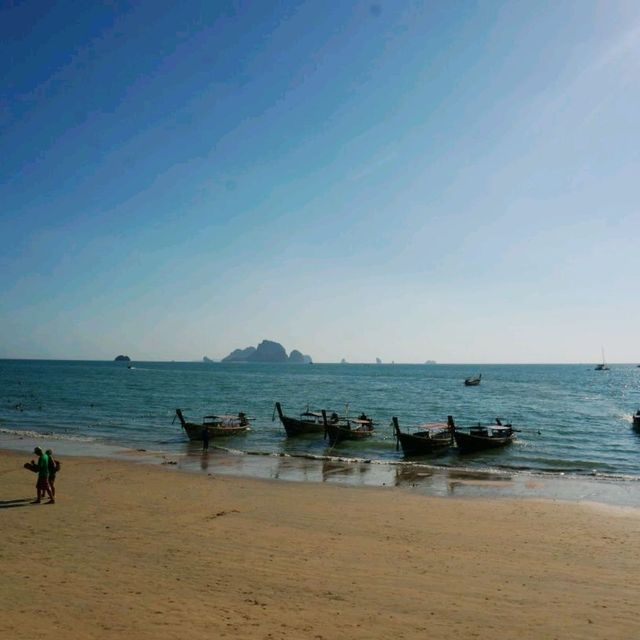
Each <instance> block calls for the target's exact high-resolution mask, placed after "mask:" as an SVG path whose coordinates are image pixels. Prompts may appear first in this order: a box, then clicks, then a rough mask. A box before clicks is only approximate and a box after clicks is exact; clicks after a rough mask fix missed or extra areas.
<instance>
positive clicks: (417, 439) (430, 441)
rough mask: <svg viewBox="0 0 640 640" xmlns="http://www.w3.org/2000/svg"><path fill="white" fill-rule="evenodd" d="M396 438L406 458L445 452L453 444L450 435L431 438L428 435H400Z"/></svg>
mask: <svg viewBox="0 0 640 640" xmlns="http://www.w3.org/2000/svg"><path fill="white" fill-rule="evenodd" d="M396 437H397V439H398V442H399V443H400V446H401V447H402V453H404V455H405V456H412V455H420V454H425V453H433V452H434V451H443V450H444V449H448V448H449V447H450V446H451V445H452V444H453V438H452V437H451V436H450V435H449V436H443V437H436V438H430V437H428V436H427V435H417V434H411V433H399V434H397V435H396Z"/></svg>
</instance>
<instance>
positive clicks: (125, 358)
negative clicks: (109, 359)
mask: <svg viewBox="0 0 640 640" xmlns="http://www.w3.org/2000/svg"><path fill="white" fill-rule="evenodd" d="M114 362H131V358H130V357H129V356H116V357H115V359H114Z"/></svg>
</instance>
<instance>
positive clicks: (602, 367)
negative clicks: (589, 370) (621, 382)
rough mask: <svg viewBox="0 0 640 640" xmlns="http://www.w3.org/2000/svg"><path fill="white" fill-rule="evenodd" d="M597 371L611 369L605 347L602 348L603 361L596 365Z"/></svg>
mask: <svg viewBox="0 0 640 640" xmlns="http://www.w3.org/2000/svg"><path fill="white" fill-rule="evenodd" d="M595 370H596V371H609V365H608V364H607V362H606V360H605V359H604V349H602V362H601V363H600V364H597V365H596V366H595Z"/></svg>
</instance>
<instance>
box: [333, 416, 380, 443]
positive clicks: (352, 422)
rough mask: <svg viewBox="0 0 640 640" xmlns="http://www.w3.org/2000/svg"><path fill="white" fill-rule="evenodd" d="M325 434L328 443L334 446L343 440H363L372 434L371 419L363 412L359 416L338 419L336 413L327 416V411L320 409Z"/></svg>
mask: <svg viewBox="0 0 640 640" xmlns="http://www.w3.org/2000/svg"><path fill="white" fill-rule="evenodd" d="M322 419H323V421H324V429H325V436H326V437H328V438H329V444H330V445H331V446H334V445H336V444H338V443H339V442H342V441H343V440H363V439H364V438H369V437H371V436H372V435H373V420H372V419H371V418H367V417H366V416H365V415H364V414H363V416H361V417H360V418H343V419H340V418H339V417H338V415H337V414H336V413H333V414H331V416H330V417H329V418H327V412H326V411H325V410H324V409H323V410H322Z"/></svg>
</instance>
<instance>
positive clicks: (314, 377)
mask: <svg viewBox="0 0 640 640" xmlns="http://www.w3.org/2000/svg"><path fill="white" fill-rule="evenodd" d="M133 367H134V368H131V369H128V368H127V364H126V363H119V362H84V361H30V360H2V361H0V446H2V441H3V439H9V438H13V439H15V437H16V436H25V437H33V436H36V437H40V436H41V435H46V440H47V442H51V443H52V446H54V447H55V446H58V447H59V445H60V444H62V443H64V442H65V441H67V442H86V443H96V444H97V443H101V444H105V445H115V446H118V447H124V448H130V449H142V448H144V449H147V450H155V451H162V452H166V453H167V454H180V453H189V451H193V450H194V445H193V444H191V445H189V443H188V442H187V438H186V435H185V434H184V433H183V432H182V430H181V428H180V425H179V424H178V423H177V422H175V423H174V422H173V418H174V413H175V408H176V407H181V408H182V409H183V411H184V413H185V415H186V416H187V418H188V419H192V420H193V421H200V419H201V418H202V416H203V415H207V414H215V413H218V414H221V413H237V412H238V411H244V412H245V413H247V414H248V415H249V416H251V417H253V418H254V421H253V424H252V431H251V432H249V433H248V434H247V435H245V436H240V437H236V438H233V439H231V440H227V441H226V442H225V446H227V447H229V448H231V449H234V450H240V451H246V452H252V453H286V454H290V455H292V456H294V457H295V456H297V455H300V456H307V455H314V456H324V455H333V456H340V457H343V458H360V459H363V458H364V459H371V460H374V461H380V462H382V463H384V462H392V461H399V460H401V459H402V454H401V453H398V452H397V451H396V448H395V440H394V438H393V435H392V429H391V427H390V422H391V417H392V416H394V415H395V416H398V418H399V419H400V424H401V426H403V427H404V428H406V429H410V428H411V427H412V426H415V425H417V424H419V423H421V422H436V421H444V420H446V417H447V415H449V414H450V415H453V416H454V418H455V419H456V422H457V423H458V424H459V425H461V426H464V425H465V424H468V423H470V422H478V421H491V420H493V418H494V417H496V416H500V417H502V418H504V419H506V420H510V421H511V422H512V423H513V425H514V427H515V428H517V429H520V430H521V432H520V433H519V434H518V436H519V437H518V441H517V442H516V443H514V444H513V445H512V446H510V447H507V448H505V449H502V450H496V451H489V452H482V453H478V454H472V455H466V456H461V455H459V454H458V453H457V452H456V450H455V449H452V450H450V451H449V452H448V453H445V454H444V455H440V456H438V457H437V458H426V459H423V460H422V461H423V462H424V463H426V464H427V465H435V466H438V467H448V468H451V467H460V468H464V469H471V470H480V469H483V470H484V469H486V470H498V469H505V470H512V471H517V470H529V471H533V472H546V473H549V472H550V473H552V474H565V475H567V474H574V475H577V476H585V475H590V476H593V475H597V476H601V477H611V478H619V479H624V478H628V479H638V478H640V435H638V434H636V433H635V432H634V431H633V430H632V428H631V415H632V413H633V412H634V411H635V410H636V409H637V408H638V407H640V368H638V367H636V366H635V365H612V366H611V370H610V371H594V369H593V366H592V365H482V366H465V365H351V364H349V365H340V364H315V365H313V366H309V365H269V364H217V363H216V364H204V363H202V364H200V363H177V362H176V363H165V362H163V363H151V362H145V363H133ZM475 373H482V384H481V385H480V386H478V387H465V386H464V385H463V380H464V378H465V377H466V376H469V375H472V374H475ZM276 400H279V401H280V402H281V403H282V406H283V408H284V411H285V413H286V414H288V415H297V414H298V413H300V412H301V411H303V410H304V409H305V408H306V407H307V405H308V406H309V407H310V408H327V409H331V410H336V411H338V412H339V413H343V412H344V411H345V406H346V405H348V407H349V412H350V414H351V415H355V414H359V413H360V412H361V411H364V412H366V413H367V414H368V415H370V416H373V418H374V419H375V420H376V422H377V424H378V426H377V434H376V435H375V436H374V437H373V438H372V439H370V440H369V441H367V442H364V443H352V442H344V443H341V444H340V445H338V447H336V448H335V449H334V450H332V451H329V450H328V449H327V443H326V442H325V441H324V440H323V438H322V436H319V437H313V438H309V437H305V438H289V439H287V438H286V437H285V434H284V430H283V429H282V427H281V425H280V423H279V422H278V420H277V418H276V421H275V422H274V421H272V415H273V406H274V402H275V401H276ZM56 441H57V442H58V444H57V445H56V444H55V442H56Z"/></svg>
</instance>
